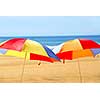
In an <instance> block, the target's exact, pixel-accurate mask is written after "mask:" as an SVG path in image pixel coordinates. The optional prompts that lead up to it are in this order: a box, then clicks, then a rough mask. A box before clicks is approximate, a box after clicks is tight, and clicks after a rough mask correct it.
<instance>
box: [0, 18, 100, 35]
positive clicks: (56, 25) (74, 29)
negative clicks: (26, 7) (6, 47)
mask: <svg viewBox="0 0 100 100" xmlns="http://www.w3.org/2000/svg"><path fill="white" fill-rule="evenodd" d="M96 34H97V35H98V34H100V17H91V16H90V17H88V16H87V17H85V16H83V17H82V16H78V17H77V16H76V17H75V16H72V17H70V16H69V17H68V16H65V17H64V16H55V17H54V16H45V17H44V16H38V17H37V16H33V17H32V16H31V17H29V16H26V17H25V16H22V17H21V16H19V17H18V16H12V17H11V16H8V17H7V16H5V17H3V16H2V17H1V16H0V36H59V35H96Z"/></svg>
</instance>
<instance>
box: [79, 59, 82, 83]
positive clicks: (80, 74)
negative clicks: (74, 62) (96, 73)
mask: <svg viewBox="0 0 100 100" xmlns="http://www.w3.org/2000/svg"><path fill="white" fill-rule="evenodd" d="M78 70H79V76H80V82H81V83H82V73H81V68H80V62H79V59H78Z"/></svg>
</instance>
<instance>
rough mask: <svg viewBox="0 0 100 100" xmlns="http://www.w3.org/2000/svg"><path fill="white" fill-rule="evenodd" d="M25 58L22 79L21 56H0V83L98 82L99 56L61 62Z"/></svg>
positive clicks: (99, 78) (99, 76)
mask: <svg viewBox="0 0 100 100" xmlns="http://www.w3.org/2000/svg"><path fill="white" fill-rule="evenodd" d="M38 63H39V61H35V60H31V61H30V60H26V62H25V66H24V74H23V79H22V80H21V75H22V69H23V64H24V59H23V58H18V57H11V56H4V55H2V56H0V83H80V74H79V67H80V70H81V76H82V83H99V82H100V56H97V57H96V58H92V57H88V58H86V57H85V58H79V59H74V60H66V63H65V64H63V63H62V62H55V63H49V62H43V61H41V65H38Z"/></svg>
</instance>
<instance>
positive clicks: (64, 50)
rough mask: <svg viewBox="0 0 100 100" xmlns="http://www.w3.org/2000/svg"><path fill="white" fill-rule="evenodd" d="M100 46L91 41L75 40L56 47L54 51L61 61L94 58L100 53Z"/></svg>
mask: <svg viewBox="0 0 100 100" xmlns="http://www.w3.org/2000/svg"><path fill="white" fill-rule="evenodd" d="M99 49H100V45H99V44H98V43H96V42H95V41H93V40H89V39H75V40H70V41H68V42H64V43H63V44H61V45H59V46H57V47H55V48H54V49H53V51H54V52H55V53H56V55H57V56H58V57H59V58H60V59H69V60H71V59H75V58H79V57H86V56H94V55H95V54H96V53H98V52H99Z"/></svg>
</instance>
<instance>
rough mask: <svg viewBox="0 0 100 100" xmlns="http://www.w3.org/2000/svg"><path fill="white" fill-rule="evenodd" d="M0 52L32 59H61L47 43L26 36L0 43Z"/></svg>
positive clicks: (51, 60) (49, 60) (52, 60)
mask: <svg viewBox="0 0 100 100" xmlns="http://www.w3.org/2000/svg"><path fill="white" fill-rule="evenodd" d="M0 49H1V50H0V52H1V53H2V54H5V55H10V56H17V57H22V58H26V59H30V60H42V61H48V62H54V61H59V60H60V59H59V58H58V57H57V56H56V55H55V54H54V53H53V52H52V50H50V49H49V48H48V47H46V46H45V45H42V44H40V43H39V42H36V41H32V40H29V39H25V38H13V39H10V40H7V41H5V42H3V43H1V44H0Z"/></svg>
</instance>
